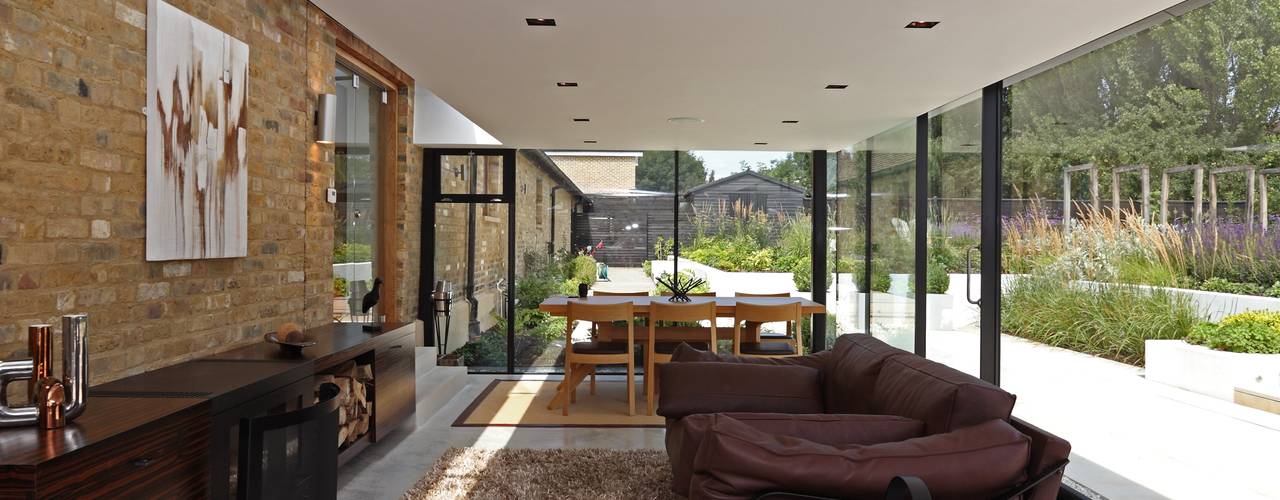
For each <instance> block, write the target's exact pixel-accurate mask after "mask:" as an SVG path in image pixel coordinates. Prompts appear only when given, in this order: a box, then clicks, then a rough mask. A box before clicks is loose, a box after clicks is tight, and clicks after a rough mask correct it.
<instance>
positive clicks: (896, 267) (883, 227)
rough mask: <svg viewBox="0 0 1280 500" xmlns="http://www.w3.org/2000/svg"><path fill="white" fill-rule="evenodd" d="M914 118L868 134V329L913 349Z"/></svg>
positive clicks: (894, 342)
mask: <svg viewBox="0 0 1280 500" xmlns="http://www.w3.org/2000/svg"><path fill="white" fill-rule="evenodd" d="M915 145H916V127H915V121H914V120H912V121H911V122H909V123H908V124H905V125H903V126H900V127H898V128H895V129H893V130H890V131H888V132H885V133H883V134H880V135H878V136H875V137H873V138H871V139H870V155H871V159H870V162H871V179H870V183H871V185H870V189H871V206H870V215H871V256H872V257H871V272H870V276H869V277H861V278H860V279H859V282H860V283H866V285H867V288H869V289H870V291H871V328H870V333H871V334H872V335H875V336H876V337H878V338H880V339H882V340H884V341H885V342H888V343H889V344H892V345H893V346H894V347H898V348H900V349H904V350H907V351H914V350H915V300H914V299H913V295H914V294H913V292H912V290H911V285H910V283H911V281H912V279H913V276H914V274H915V255H916V251H915V237H914V234H915V233H914V229H913V228H914V227H915V221H916V217H915V199H916V181H915V165H916V154H915Z"/></svg>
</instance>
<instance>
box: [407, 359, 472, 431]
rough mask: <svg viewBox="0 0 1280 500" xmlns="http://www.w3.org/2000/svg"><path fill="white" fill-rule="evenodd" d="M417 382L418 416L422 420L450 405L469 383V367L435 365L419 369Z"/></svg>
mask: <svg viewBox="0 0 1280 500" xmlns="http://www.w3.org/2000/svg"><path fill="white" fill-rule="evenodd" d="M416 382H417V387H416V389H417V401H418V406H417V410H416V411H417V414H418V416H417V418H418V421H420V422H422V421H425V420H426V419H429V418H431V416H433V415H435V414H436V413H437V412H439V411H440V409H441V408H444V407H445V406H446V405H448V404H449V402H450V401H452V400H453V398H454V396H456V395H457V394H458V392H459V391H461V390H462V388H463V386H465V385H467V367H465V366H433V367H430V368H429V369H427V370H419V371H418V377H417V381H416Z"/></svg>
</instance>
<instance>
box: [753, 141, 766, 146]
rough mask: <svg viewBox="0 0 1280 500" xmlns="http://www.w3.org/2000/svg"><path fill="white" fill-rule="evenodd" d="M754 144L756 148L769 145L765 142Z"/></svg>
mask: <svg viewBox="0 0 1280 500" xmlns="http://www.w3.org/2000/svg"><path fill="white" fill-rule="evenodd" d="M755 144H756V145H757V146H768V145H769V143H767V142H757V143H755Z"/></svg>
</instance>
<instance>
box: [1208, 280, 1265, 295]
mask: <svg viewBox="0 0 1280 500" xmlns="http://www.w3.org/2000/svg"><path fill="white" fill-rule="evenodd" d="M1196 288H1199V289H1200V290H1204V291H1206V292H1220V293H1231V294H1236V295H1263V294H1265V293H1266V290H1263V288H1262V287H1261V286H1259V285H1256V284H1253V283H1236V282H1234V281H1228V280H1226V279H1224V278H1217V277H1214V278H1209V279H1207V280H1204V281H1201V282H1200V284H1199V285H1197V286H1196ZM1272 288H1274V286H1273V287H1272Z"/></svg>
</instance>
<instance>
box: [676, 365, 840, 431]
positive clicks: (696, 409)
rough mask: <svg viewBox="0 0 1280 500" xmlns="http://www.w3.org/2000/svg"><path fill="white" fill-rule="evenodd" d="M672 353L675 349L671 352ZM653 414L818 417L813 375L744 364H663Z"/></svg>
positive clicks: (818, 392) (818, 386)
mask: <svg viewBox="0 0 1280 500" xmlns="http://www.w3.org/2000/svg"><path fill="white" fill-rule="evenodd" d="M677 350H678V349H677ZM658 373H659V374H660V376H659V377H658V384H659V385H660V392H659V395H658V414H659V415H662V416H664V417H668V418H680V417H683V416H685V415H690V414H694V413H721V412H769V413H822V386H821V384H819V378H818V370H815V369H813V368H807V367H804V366H775V365H757V364H746V363H663V364H661V365H659V366H658Z"/></svg>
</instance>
